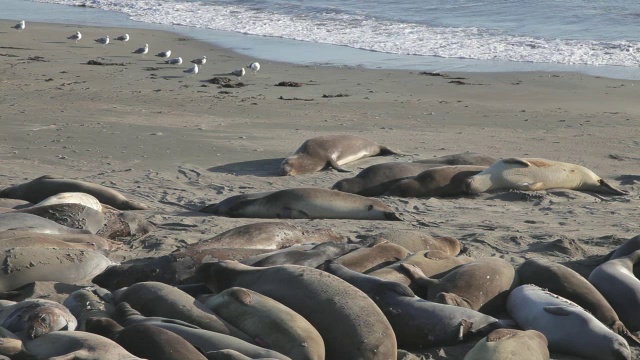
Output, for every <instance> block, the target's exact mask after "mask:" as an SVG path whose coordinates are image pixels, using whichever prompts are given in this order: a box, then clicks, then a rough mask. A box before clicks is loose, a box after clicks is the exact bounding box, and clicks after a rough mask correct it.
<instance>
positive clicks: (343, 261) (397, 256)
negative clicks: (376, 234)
mask: <svg viewBox="0 0 640 360" xmlns="http://www.w3.org/2000/svg"><path fill="white" fill-rule="evenodd" d="M409 254H411V253H410V252H409V250H407V249H405V248H403V247H402V246H400V245H396V244H393V243H390V242H386V241H384V242H379V243H377V244H375V245H373V246H372V247H363V248H360V249H357V250H354V251H352V252H350V253H348V254H345V255H342V256H340V257H339V258H337V259H336V260H335V261H336V263H338V264H340V265H343V266H345V267H347V268H349V269H351V270H353V271H357V272H361V273H369V272H371V271H375V270H378V269H380V268H383V267H385V266H388V265H391V264H393V263H395V262H397V261H400V260H402V259H404V258H406V257H407V256H408V255H409Z"/></svg>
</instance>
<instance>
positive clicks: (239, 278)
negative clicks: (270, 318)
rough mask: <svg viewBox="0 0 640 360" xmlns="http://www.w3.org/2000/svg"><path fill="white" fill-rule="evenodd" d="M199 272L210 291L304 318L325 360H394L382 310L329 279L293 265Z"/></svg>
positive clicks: (229, 266) (211, 266)
mask: <svg viewBox="0 0 640 360" xmlns="http://www.w3.org/2000/svg"><path fill="white" fill-rule="evenodd" d="M198 272H199V273H201V274H202V277H203V279H204V282H205V284H207V286H209V288H211V289H212V290H213V291H217V292H219V291H222V290H225V289H227V288H230V287H234V286H237V287H243V288H247V289H250V290H253V291H256V292H258V293H260V294H262V295H265V296H268V297H270V298H272V299H273V300H275V301H277V302H279V303H281V304H282V305H284V306H286V307H288V308H290V309H291V310H293V311H295V312H296V313H298V314H300V315H301V316H303V317H304V318H305V319H307V320H308V321H309V322H310V323H311V324H312V325H313V327H315V328H316V330H318V332H319V333H320V335H321V336H322V339H323V340H324V343H325V352H326V358H327V359H336V360H341V359H344V360H347V359H349V360H357V359H362V360H364V359H367V360H374V359H385V360H386V359H395V357H396V352H397V345H396V338H395V336H394V333H393V330H392V328H391V325H390V324H389V322H388V321H387V319H386V318H385V316H384V315H383V314H382V312H381V311H380V309H379V308H378V307H377V306H376V304H375V303H374V302H373V301H372V300H371V299H370V298H369V297H368V296H367V295H365V294H364V293H362V292H361V291H360V290H358V289H356V288H354V287H353V286H351V285H349V284H347V283H345V282H344V281H342V280H340V279H338V278H336V277H335V276H333V275H329V274H327V273H325V272H323V271H320V270H316V269H311V268H307V267H303V266H296V265H283V266H272V267H268V268H254V267H251V266H246V265H242V264H240V263H236V262H230V261H221V262H217V263H206V264H203V265H201V266H200V268H199V269H198Z"/></svg>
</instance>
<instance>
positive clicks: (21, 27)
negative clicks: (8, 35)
mask: <svg viewBox="0 0 640 360" xmlns="http://www.w3.org/2000/svg"><path fill="white" fill-rule="evenodd" d="M25 27H26V24H25V22H24V20H21V21H20V22H19V23H17V24H15V25H14V26H13V28H14V29H16V30H18V32H22V30H24V28H25Z"/></svg>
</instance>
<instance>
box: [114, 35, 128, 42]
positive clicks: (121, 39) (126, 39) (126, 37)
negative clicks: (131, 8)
mask: <svg viewBox="0 0 640 360" xmlns="http://www.w3.org/2000/svg"><path fill="white" fill-rule="evenodd" d="M116 40H120V41H124V42H127V41H129V34H124V35H122V36H118V37H117V38H116Z"/></svg>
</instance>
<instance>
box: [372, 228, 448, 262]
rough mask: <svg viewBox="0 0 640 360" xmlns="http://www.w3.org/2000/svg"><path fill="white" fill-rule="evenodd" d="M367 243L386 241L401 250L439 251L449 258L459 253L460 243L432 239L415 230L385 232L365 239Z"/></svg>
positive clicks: (446, 237)
mask: <svg viewBox="0 0 640 360" xmlns="http://www.w3.org/2000/svg"><path fill="white" fill-rule="evenodd" d="M366 240H367V241H368V242H369V243H374V242H378V241H384V240H386V241H388V242H390V243H393V244H396V245H400V246H402V247H403V248H405V249H407V250H409V251H411V252H418V251H424V250H440V251H442V252H445V253H447V254H449V255H451V256H456V255H458V253H460V241H458V239H455V238H452V237H450V236H439V237H433V236H431V235H428V234H425V233H423V232H421V231H416V230H395V229H394V230H387V231H384V232H381V233H379V234H376V235H373V236H371V237H368V238H366Z"/></svg>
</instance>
